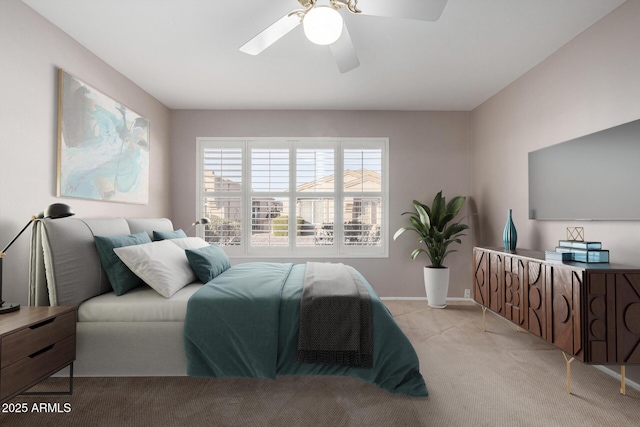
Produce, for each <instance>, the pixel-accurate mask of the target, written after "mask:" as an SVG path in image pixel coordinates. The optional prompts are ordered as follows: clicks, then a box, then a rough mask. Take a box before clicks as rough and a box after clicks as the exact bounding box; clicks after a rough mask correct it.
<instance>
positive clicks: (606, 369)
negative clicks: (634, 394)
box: [593, 365, 640, 391]
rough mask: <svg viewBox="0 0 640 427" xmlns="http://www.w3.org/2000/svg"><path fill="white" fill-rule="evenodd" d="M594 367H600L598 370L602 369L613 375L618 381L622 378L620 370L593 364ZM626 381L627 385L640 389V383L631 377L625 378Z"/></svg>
mask: <svg viewBox="0 0 640 427" xmlns="http://www.w3.org/2000/svg"><path fill="white" fill-rule="evenodd" d="M593 367H594V368H596V369H598V370H600V371H602V372H604V373H605V374H607V375H609V376H610V377H613V378H615V379H617V380H618V381H620V380H622V375H620V374H619V373H618V372H616V371H614V370H613V369H611V368H610V367H608V366H603V365H593ZM624 383H625V385H626V386H628V387H631V388H633V389H636V390H638V391H640V384H638V383H637V382H635V381H632V380H630V379H629V378H625V379H624Z"/></svg>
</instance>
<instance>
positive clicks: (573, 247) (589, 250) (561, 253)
mask: <svg viewBox="0 0 640 427" xmlns="http://www.w3.org/2000/svg"><path fill="white" fill-rule="evenodd" d="M545 259H546V260H547V261H577V262H588V263H598V262H602V263H607V262H609V251H608V250H605V249H602V243H601V242H589V241H582V240H560V241H559V242H558V246H556V250H555V251H545Z"/></svg>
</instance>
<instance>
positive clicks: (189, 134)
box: [171, 110, 471, 297]
mask: <svg viewBox="0 0 640 427" xmlns="http://www.w3.org/2000/svg"><path fill="white" fill-rule="evenodd" d="M171 135H172V137H171V139H172V151H171V157H172V161H173V163H172V164H173V173H172V204H173V212H174V216H173V219H174V222H175V225H176V227H182V228H186V227H188V226H189V225H190V224H191V223H192V222H193V221H194V220H195V219H196V193H195V189H194V188H195V182H196V175H195V170H196V138H197V137H257V136H261V137H278V136H285V137H286V136H288V137H367V136H369V137H388V138H389V152H390V158H389V169H390V201H389V202H390V233H391V234H393V233H394V232H395V230H397V229H398V228H400V227H401V226H404V225H407V224H408V223H407V222H405V221H406V217H401V213H402V212H405V211H408V210H411V209H412V205H411V201H412V200H413V199H419V200H422V201H428V202H429V203H431V200H432V199H433V197H434V196H435V194H436V193H437V192H438V191H439V190H444V195H445V196H449V197H452V196H454V195H468V194H469V192H470V182H471V145H470V141H471V139H470V136H471V134H470V113H464V112H461V113H457V112H402V111H201V110H183V111H173V112H172V122H171ZM415 247H417V242H415V241H412V239H410V238H409V236H408V235H407V236H402V238H401V239H399V240H398V241H397V242H391V244H390V247H389V254H390V255H389V258H386V259H352V258H350V259H349V260H348V261H346V262H348V263H349V264H351V265H353V266H354V267H356V268H357V269H359V270H360V271H361V272H362V274H363V275H364V276H365V277H366V278H367V279H368V280H369V281H370V282H371V284H372V285H373V286H374V288H375V289H376V291H377V292H378V293H379V294H380V295H381V296H392V297H424V296H425V291H424V284H423V279H422V274H423V273H422V267H423V266H424V265H426V264H427V263H428V259H427V258H426V256H425V257H424V258H422V259H420V260H416V261H412V260H411V258H410V257H409V254H410V253H411V251H412V250H413V249H414V248H415ZM459 249H460V253H457V254H453V255H451V256H450V257H449V258H447V260H446V262H445V264H446V265H447V266H449V267H451V286H450V290H449V296H453V297H462V295H463V292H464V289H465V288H470V287H471V285H470V277H471V239H470V238H468V239H466V240H465V244H464V245H462V246H461V247H460V248H459ZM280 260H281V259H280ZM232 261H234V262H239V260H232ZM242 261H250V259H246V258H243V259H242ZM300 261H304V260H300ZM332 261H336V260H332Z"/></svg>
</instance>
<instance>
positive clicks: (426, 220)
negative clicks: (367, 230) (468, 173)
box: [393, 191, 469, 268]
mask: <svg viewBox="0 0 640 427" xmlns="http://www.w3.org/2000/svg"><path fill="white" fill-rule="evenodd" d="M465 200H466V197H463V196H457V197H454V198H453V199H451V200H450V201H449V202H448V203H447V201H446V199H445V198H444V197H442V191H440V192H439V193H438V194H436V197H435V198H434V199H433V203H432V205H431V207H429V206H427V205H424V204H422V203H420V202H418V201H417V200H414V201H413V208H414V209H415V212H404V213H403V214H402V215H410V217H409V220H410V221H411V225H412V226H411V227H402V228H400V229H399V230H398V231H396V234H394V235H393V240H396V239H397V238H398V237H399V236H400V235H401V234H402V233H404V232H405V231H415V232H416V233H418V236H419V239H418V242H420V243H424V244H425V246H426V247H427V249H426V250H425V249H422V248H418V249H415V250H414V251H413V252H411V258H412V259H416V257H417V256H418V255H420V254H421V253H423V252H424V253H426V254H427V255H428V256H429V259H430V260H431V266H432V267H434V268H443V267H444V265H443V262H444V259H445V257H446V256H447V255H449V254H450V253H452V252H457V251H456V250H454V249H448V248H449V245H450V244H452V243H454V242H455V243H462V241H461V240H460V237H462V236H464V234H463V233H462V232H463V231H464V230H466V229H468V228H469V226H468V225H466V224H462V223H461V222H460V221H458V222H455V223H451V224H449V223H450V222H451V221H452V220H453V219H454V218H455V217H456V216H457V215H458V212H460V208H462V205H463V204H464V202H465Z"/></svg>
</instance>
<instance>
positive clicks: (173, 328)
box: [56, 322, 187, 377]
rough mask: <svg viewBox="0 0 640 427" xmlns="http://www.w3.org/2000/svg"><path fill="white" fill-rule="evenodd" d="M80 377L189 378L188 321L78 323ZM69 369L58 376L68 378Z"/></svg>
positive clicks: (77, 368)
mask: <svg viewBox="0 0 640 427" xmlns="http://www.w3.org/2000/svg"><path fill="white" fill-rule="evenodd" d="M76 326H77V331H76V334H77V339H76V342H77V348H76V361H75V362H74V364H73V375H74V376H78V377H164V376H186V375H187V360H186V358H185V355H184V348H183V344H182V343H183V330H184V322H78V323H77V324H76ZM67 373H68V368H67V369H65V370H64V371H60V372H59V373H58V374H57V375H56V376H62V375H67Z"/></svg>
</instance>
